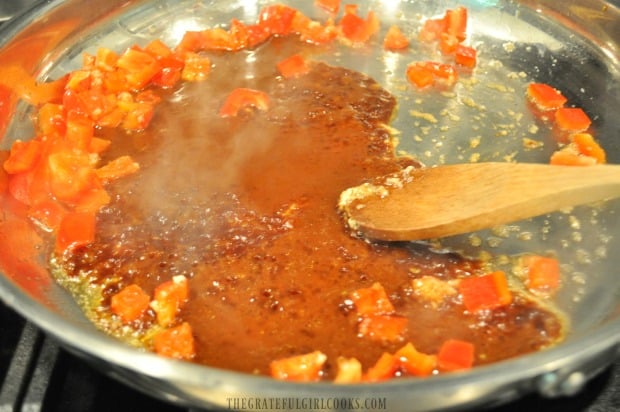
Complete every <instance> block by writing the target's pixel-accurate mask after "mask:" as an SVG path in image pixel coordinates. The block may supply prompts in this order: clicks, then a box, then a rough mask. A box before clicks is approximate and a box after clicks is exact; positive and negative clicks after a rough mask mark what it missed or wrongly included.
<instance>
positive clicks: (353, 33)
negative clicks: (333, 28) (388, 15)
mask: <svg viewBox="0 0 620 412" xmlns="http://www.w3.org/2000/svg"><path fill="white" fill-rule="evenodd" d="M353 10H355V11H353ZM356 10H357V9H353V8H345V14H344V15H343V16H342V19H340V22H339V24H338V27H339V28H340V31H341V33H342V36H343V37H344V38H345V39H347V40H349V41H351V42H353V43H354V44H361V43H366V42H367V41H368V40H370V38H371V37H372V36H373V35H375V34H376V33H378V32H379V28H380V22H379V18H378V17H377V15H376V14H375V13H374V12H373V11H372V10H371V11H369V12H368V14H367V15H366V18H365V19H363V18H361V17H359V16H358V15H357V14H356Z"/></svg>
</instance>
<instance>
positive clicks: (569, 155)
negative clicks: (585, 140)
mask: <svg viewBox="0 0 620 412" xmlns="http://www.w3.org/2000/svg"><path fill="white" fill-rule="evenodd" d="M549 163H550V164H552V165H556V166H594V165H595V164H596V159H595V158H594V157H590V156H584V155H583V154H581V153H579V150H578V149H577V148H576V146H575V145H574V144H568V145H566V146H564V147H562V148H561V149H559V150H556V151H555V152H553V154H552V155H551V158H550V159H549Z"/></svg>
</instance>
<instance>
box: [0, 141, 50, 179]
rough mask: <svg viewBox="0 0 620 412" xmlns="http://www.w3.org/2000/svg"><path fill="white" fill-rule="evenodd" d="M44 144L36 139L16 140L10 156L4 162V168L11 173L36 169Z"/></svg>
mask: <svg viewBox="0 0 620 412" xmlns="http://www.w3.org/2000/svg"><path fill="white" fill-rule="evenodd" d="M42 146H43V145H42V144H41V142H40V141H38V140H36V139H33V140H28V141H25V142H23V141H21V140H17V141H15V142H14V143H13V145H12V146H11V152H10V155H9V158H8V159H7V160H6V161H5V162H4V170H5V171H6V172H7V173H9V174H17V173H23V172H28V171H30V170H32V169H34V167H35V166H36V164H37V163H38V162H39V159H40V158H41V151H42Z"/></svg>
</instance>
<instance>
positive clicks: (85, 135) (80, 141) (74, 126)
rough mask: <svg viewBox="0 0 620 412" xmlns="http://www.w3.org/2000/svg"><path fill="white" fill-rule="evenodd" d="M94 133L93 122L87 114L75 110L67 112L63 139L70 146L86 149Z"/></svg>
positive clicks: (81, 149)
mask: <svg viewBox="0 0 620 412" xmlns="http://www.w3.org/2000/svg"><path fill="white" fill-rule="evenodd" d="M94 134H95V122H93V121H92V120H91V119H90V118H89V117H88V116H87V115H85V114H80V113H77V112H69V113H67V121H66V131H65V136H64V138H65V140H66V141H67V142H68V143H69V144H70V145H71V147H72V148H75V149H78V150H80V151H85V152H86V151H88V149H89V148H90V142H91V140H92V138H93V136H94Z"/></svg>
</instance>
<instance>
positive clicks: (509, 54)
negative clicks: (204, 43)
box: [0, 1, 620, 410]
mask: <svg viewBox="0 0 620 412" xmlns="http://www.w3.org/2000/svg"><path fill="white" fill-rule="evenodd" d="M461 3H462V4H464V5H466V6H467V7H469V9H470V12H471V25H470V30H471V34H470V42H471V44H473V45H475V46H476V47H477V48H478V49H479V50H480V56H481V58H480V64H479V66H478V67H477V68H476V71H475V74H474V75H473V76H472V79H475V81H471V80H470V81H465V82H463V83H460V84H459V85H457V87H456V88H455V89H454V94H455V95H453V96H444V97H440V98H436V96H430V95H422V96H416V97H412V96H411V89H409V88H406V87H402V86H403V85H404V84H405V83H404V76H403V73H404V69H405V67H406V65H407V64H408V63H409V62H410V61H413V60H415V59H416V58H421V56H424V55H425V54H424V53H425V52H423V51H416V50H415V48H414V49H413V51H412V52H411V53H409V54H406V55H395V54H386V53H384V52H383V51H382V50H380V49H379V48H374V49H362V50H355V51H352V50H349V49H344V48H343V49H342V50H339V51H340V52H341V53H338V54H334V55H330V56H324V58H325V60H326V61H328V62H329V63H333V64H338V65H341V66H345V67H349V68H353V69H356V70H360V71H362V72H365V73H368V74H370V75H371V76H372V77H373V78H375V79H376V80H377V81H378V82H379V83H381V84H382V85H383V86H384V87H386V88H387V89H388V90H390V91H391V92H392V93H394V94H395V95H396V96H397V97H398V98H399V102H400V107H399V111H398V116H397V117H396V118H395V120H394V122H393V123H392V126H394V127H395V128H396V129H398V130H400V132H401V134H400V136H399V140H400V143H401V144H400V146H399V149H403V150H406V151H408V152H410V153H412V154H413V155H414V156H415V157H417V158H418V159H419V160H421V161H422V162H424V163H425V164H428V165H432V164H438V163H443V162H445V163H455V162H463V161H469V160H472V159H479V160H480V161H493V160H495V161H502V160H507V156H509V158H510V159H511V160H517V161H531V162H544V161H546V159H548V156H549V154H550V153H551V151H552V150H553V145H551V144H546V145H544V146H543V148H542V149H539V150H525V149H524V148H523V144H522V138H523V137H529V138H534V139H540V140H544V139H545V134H546V133H547V132H546V130H545V128H544V127H542V126H541V125H540V124H537V123H536V120H535V119H534V118H532V117H531V116H530V115H529V114H528V111H527V110H526V107H525V103H524V101H523V99H522V91H523V90H524V88H525V85H526V84H527V83H528V82H530V81H533V80H536V81H541V82H549V83H553V84H554V85H556V87H557V88H559V89H561V90H562V91H563V92H564V93H565V95H566V96H567V97H568V98H569V101H571V102H572V103H574V104H576V105H579V106H581V107H582V108H584V110H586V112H588V113H592V114H593V115H594V116H593V117H594V124H595V130H596V133H597V138H598V139H599V140H600V141H601V143H602V145H603V146H604V147H605V148H606V150H607V153H608V157H609V162H610V163H618V162H620V147H619V144H620V143H618V141H617V136H619V135H620V133H619V131H620V126H618V123H617V120H616V119H615V118H614V110H616V109H617V107H620V104H619V103H620V102H619V100H620V93H619V90H618V89H619V87H620V86H618V78H619V77H620V65H619V63H618V43H619V40H620V33H619V31H618V28H617V27H618V26H617V21H618V16H619V11H618V8H617V6H614V4H612V3H603V2H599V1H587V2H576V1H575V2H566V3H562V5H561V7H559V6H554V4H553V3H554V2H551V1H548V2H529V1H526V2H496V1H486V2H483V1H464V2H461ZM577 3H578V4H577ZM360 4H362V6H361V7H362V10H365V8H366V6H367V5H368V6H369V7H372V9H373V10H375V11H377V12H378V13H379V14H380V16H381V20H382V22H383V26H384V29H385V28H386V27H387V26H388V25H389V23H391V22H398V24H399V25H400V26H401V27H403V28H404V29H405V30H407V31H409V32H412V33H413V32H414V31H415V30H416V29H417V28H418V27H419V25H420V22H421V19H422V18H423V17H427V16H433V15H436V14H441V13H443V11H444V10H445V9H446V8H450V7H454V6H456V5H458V3H456V2H451V1H441V2H436V3H435V4H432V5H431V4H427V2H414V1H409V2H405V1H403V2H378V1H377V2H368V3H361V2H360ZM293 5H294V6H295V7H298V8H301V9H302V10H304V11H306V12H307V13H308V14H310V15H311V14H315V16H316V17H319V18H320V17H324V16H322V15H321V14H320V13H319V12H318V11H317V10H316V9H315V8H313V7H312V6H311V3H309V6H307V8H306V9H304V8H303V7H301V6H299V5H297V4H293ZM259 8H260V3H258V4H257V3H256V2H247V1H238V2H225V1H221V2H218V1H213V2H208V1H204V2H195V1H182V2H173V1H157V2H137V1H136V2H120V1H119V2H106V3H105V5H99V4H98V5H97V7H93V6H92V5H88V3H87V2H86V1H82V2H80V1H68V2H64V3H63V2H51V3H48V4H45V5H43V6H41V7H39V8H37V9H35V10H32V11H31V12H29V13H28V14H26V15H24V16H22V17H21V19H18V20H17V21H15V22H13V23H12V24H11V25H9V26H8V27H6V28H5V29H4V32H3V37H2V41H3V43H4V47H3V49H2V52H1V54H0V62H2V63H4V62H7V61H15V59H23V60H22V62H21V63H22V64H23V65H24V66H25V67H26V68H27V70H29V71H31V72H32V73H37V74H38V75H40V76H41V77H44V78H45V77H49V78H56V77H58V76H59V75H61V74H63V73H65V72H67V71H69V70H72V69H74V68H76V67H77V66H78V65H79V63H80V61H81V53H82V51H93V50H95V49H96V48H97V47H98V46H101V45H114V48H115V49H117V50H122V49H124V48H126V47H128V46H130V45H131V44H134V43H141V44H143V43H145V42H147V41H148V40H149V39H151V38H153V37H159V38H162V39H164V40H165V41H166V42H167V43H168V44H175V43H176V42H178V40H179V39H180V35H182V33H183V32H184V31H185V30H190V29H192V28H200V27H212V26H214V25H217V24H224V23H226V22H228V21H229V20H230V18H232V17H236V18H241V19H242V20H246V21H253V20H255V19H256V13H257V11H258V9H259ZM31 19H34V20H32V23H30V24H29V22H30V21H31ZM35 45H36V46H37V47H36V48H35V47H34V46H35ZM25 47H27V48H29V50H34V51H35V54H34V57H32V58H25V57H18V55H19V56H23V53H21V54H19V53H15V51H19V50H22V51H23V50H24V48H25ZM30 55H31V56H32V54H30ZM410 110H416V111H420V112H430V113H435V114H436V117H437V120H438V121H437V123H431V124H428V123H425V120H424V119H421V118H416V117H412V116H411V115H410V114H409V111H410ZM521 115H522V116H521ZM466 119H467V120H466ZM533 125H537V126H538V130H537V131H535V130H536V128H535V127H533ZM30 135H31V126H30V120H29V118H28V108H27V107H26V106H25V105H21V104H20V105H18V106H17V107H16V108H15V114H14V117H13V121H12V123H11V124H10V125H9V128H8V129H7V132H6V134H5V137H4V139H3V141H2V145H3V147H4V148H6V147H8V146H9V145H10V143H11V142H12V141H14V140H15V139H18V138H22V139H23V138H28V137H29V136H30ZM472 139H473V140H476V141H480V144H479V145H477V146H476V145H472V144H471V142H472V141H473V140H472ZM619 205H620V203H619V202H618V201H612V202H607V203H605V204H604V205H599V206H596V207H582V208H577V209H575V210H573V211H570V212H560V213H555V214H552V215H549V216H545V217H541V218H538V219H534V220H531V221H526V222H520V223H519V224H518V225H511V226H508V227H504V228H500V229H498V230H492V231H485V232H480V233H477V234H475V236H470V235H467V236H459V237H454V238H450V239H445V240H443V241H442V242H441V244H439V245H438V246H441V247H443V246H448V247H451V248H454V249H457V250H463V251H464V252H465V253H466V254H469V255H474V256H476V255H477V254H479V253H480V252H481V251H488V252H491V253H492V254H493V255H496V256H503V255H508V254H514V253H519V252H526V251H546V250H554V251H556V252H557V253H558V255H559V257H560V260H561V261H562V262H563V264H564V267H563V269H564V271H565V276H566V279H565V284H564V286H563V288H562V290H561V293H560V295H559V296H558V298H557V300H558V304H559V306H560V307H561V308H562V309H563V310H564V311H565V312H566V313H567V314H568V315H569V317H570V320H571V329H572V333H571V334H570V335H569V337H568V339H567V342H566V343H565V344H563V345H560V346H559V347H557V348H554V349H551V350H548V351H546V352H543V353H539V354H535V355H532V356H526V357H523V358H520V359H516V360H513V361H508V362H504V363H501V364H497V365H493V366H490V367H485V368H481V369H480V370H475V371H473V372H470V373H467V374H464V375H460V374H456V375H455V376H444V377H438V378H433V379H431V380H429V381H408V382H390V383H388V384H382V385H376V386H375V387H373V388H372V389H369V388H368V387H359V386H358V387H356V386H351V387H339V388H336V389H334V388H333V387H332V386H330V385H311V386H304V387H303V388H299V387H298V385H295V391H296V393H299V396H303V395H313V396H328V395H332V396H333V395H342V394H348V395H352V396H353V395H355V396H361V395H363V394H364V393H366V391H371V392H372V393H373V394H385V395H386V396H388V397H389V399H393V402H394V403H393V406H394V407H395V408H399V407H400V406H403V407H404V406H406V405H411V400H412V399H415V401H414V402H413V404H415V405H416V406H419V407H420V409H423V410H428V409H429V408H430V407H431V406H432V407H443V406H448V405H450V406H453V405H463V404H466V403H470V402H479V401H483V400H484V399H486V398H489V397H492V398H499V399H500V400H504V399H508V398H510V397H512V396H516V395H517V394H519V393H520V392H522V391H527V390H532V389H535V388H537V389H539V390H542V391H543V392H545V391H547V392H549V393H550V394H553V393H555V392H557V391H561V389H558V387H556V386H554V385H551V386H549V387H547V386H545V385H544V384H542V383H539V382H546V381H545V379H552V378H553V377H554V376H556V377H559V380H560V381H561V378H562V376H564V375H568V374H570V373H571V372H572V371H573V370H584V371H586V375H588V374H589V373H590V372H592V371H595V370H596V369H597V368H598V366H599V364H598V363H597V362H592V361H591V359H590V358H591V357H595V358H596V359H599V357H598V355H602V356H603V357H602V359H603V360H602V361H601V362H603V363H604V362H606V361H610V360H611V359H610V358H611V357H613V356H615V352H616V346H617V344H618V338H617V337H615V336H614V335H618V332H620V319H619V314H620V299H619V298H620V286H619V284H618V282H617V281H616V280H615V276H616V271H617V269H616V268H615V264H616V260H617V259H616V258H615V257H614V254H616V253H617V252H618V251H619V243H620V241H619V240H618V239H617V238H616V236H615V234H617V233H619V229H620V221H619V220H618V219H617V213H618V206H619ZM0 239H2V240H1V242H2V248H4V250H10V251H11V253H12V254H13V256H12V258H6V257H4V258H3V259H2V262H0V265H1V267H2V271H3V272H4V276H2V277H0V297H2V299H3V300H5V301H6V302H7V303H8V304H9V305H11V306H13V307H14V308H15V309H16V310H18V311H19V312H20V313H22V314H23V315H25V316H26V317H28V318H30V319H32V320H33V321H34V322H35V323H37V324H38V325H39V326H41V327H42V328H43V329H45V330H47V331H49V332H50V333H52V334H54V335H56V336H58V337H59V339H60V340H61V341H63V342H64V343H66V344H67V345H68V346H69V347H70V348H72V349H73V350H75V351H77V352H79V353H80V354H82V355H84V356H86V357H88V358H89V359H91V360H94V361H95V362H99V364H100V366H101V367H102V368H104V369H107V370H109V371H111V372H112V373H113V374H114V375H116V376H118V377H120V379H122V380H125V381H129V382H130V383H132V384H133V385H135V386H138V387H142V388H144V389H145V390H146V389H147V388H150V389H149V391H150V392H151V393H152V392H153V391H152V389H153V387H154V386H155V387H156V388H157V390H156V394H157V395H159V396H162V397H170V396H171V397H173V398H176V399H177V400H179V401H181V402H188V403H192V404H198V405H200V404H203V403H205V402H215V403H218V402H219V403H221V404H222V401H223V399H224V398H225V397H226V396H231V395H230V394H231V393H239V392H243V393H245V394H262V395H265V396H269V395H271V396H273V395H278V394H279V395H283V394H290V391H291V387H292V385H290V384H283V383H280V382H273V381H271V380H269V379H264V378H255V377H250V376H240V375H238V374H234V373H229V372H224V371H219V370H218V371H216V370H210V369H209V368H203V367H197V366H194V365H179V364H177V363H176V362H171V361H167V360H164V359H159V358H155V357H154V356H152V355H149V354H141V353H135V351H133V350H131V349H128V348H126V347H125V346H123V345H121V344H119V343H117V342H115V341H113V340H111V339H109V338H107V337H105V336H103V335H102V334H101V333H100V332H98V331H96V330H94V328H93V327H92V326H91V325H90V324H89V323H88V322H87V321H86V320H85V318H84V317H83V316H82V314H81V312H80V311H79V309H78V308H77V307H76V306H75V305H74V303H73V301H72V299H71V298H70V297H69V295H68V294H67V293H66V292H65V291H64V290H62V289H61V288H60V287H59V286H57V285H56V284H54V283H53V282H51V281H50V278H49V276H48V274H47V272H46V271H45V270H44V269H43V268H42V266H41V265H40V257H39V256H37V254H36V250H35V249H32V248H28V242H23V243H22V242H21V241H17V240H16V239H8V238H7V237H6V236H3V235H2V232H1V229H0ZM524 239H527V240H524ZM478 240H480V241H481V242H482V246H474V245H475V244H477V243H478ZM101 361H103V362H101ZM556 370H560V372H559V373H558V374H557V375H553V374H549V373H550V372H554V371H556ZM136 376H137V377H138V378H137V379H136ZM540 376H543V380H542V381H541V380H539V379H538V377H540ZM550 377H551V378H550ZM534 378H536V379H534ZM154 379H155V381H154ZM457 388H458V389H457ZM500 388H501V389H502V391H503V395H499V391H498V389H500Z"/></svg>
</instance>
